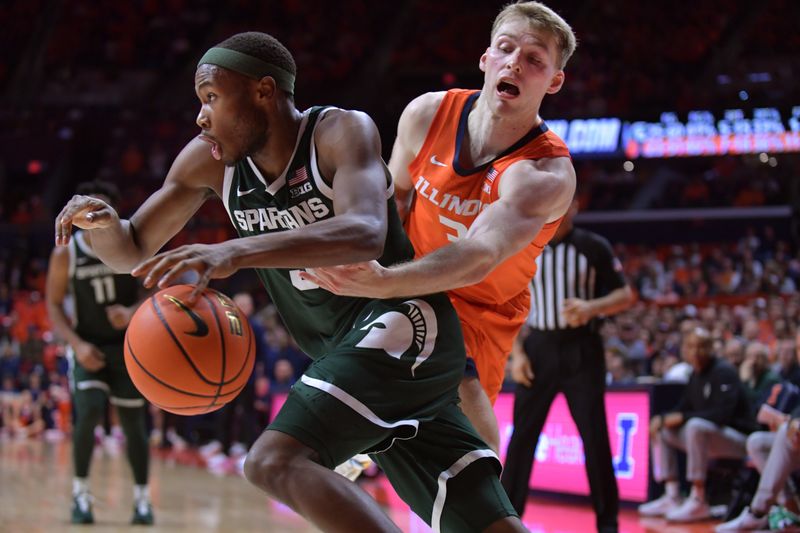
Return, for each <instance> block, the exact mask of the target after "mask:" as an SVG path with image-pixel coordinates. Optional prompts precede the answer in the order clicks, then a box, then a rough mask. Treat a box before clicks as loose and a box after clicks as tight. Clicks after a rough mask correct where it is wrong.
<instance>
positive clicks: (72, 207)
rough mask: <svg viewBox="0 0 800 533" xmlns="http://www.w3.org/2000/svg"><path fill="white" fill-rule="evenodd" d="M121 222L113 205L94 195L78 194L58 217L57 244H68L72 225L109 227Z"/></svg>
mask: <svg viewBox="0 0 800 533" xmlns="http://www.w3.org/2000/svg"><path fill="white" fill-rule="evenodd" d="M113 224H119V215H118V214H117V212H116V211H115V210H114V208H113V207H111V206H110V205H108V204H107V203H105V202H104V201H102V200H99V199H97V198H94V197H92V196H82V195H80V194H76V195H75V196H73V197H72V198H71V199H70V201H69V202H67V205H65V206H64V208H63V209H62V210H61V212H60V213H59V214H58V216H57V217H56V227H55V231H56V246H66V245H67V244H68V243H69V239H70V237H71V236H72V226H78V227H79V228H81V229H98V228H107V227H109V226H111V225H113Z"/></svg>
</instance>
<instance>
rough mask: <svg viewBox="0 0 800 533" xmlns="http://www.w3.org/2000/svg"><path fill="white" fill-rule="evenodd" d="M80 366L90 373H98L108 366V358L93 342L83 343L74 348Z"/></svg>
mask: <svg viewBox="0 0 800 533" xmlns="http://www.w3.org/2000/svg"><path fill="white" fill-rule="evenodd" d="M72 349H73V350H75V359H77V360H78V364H79V365H81V366H82V367H83V368H85V369H86V370H88V371H90V372H97V371H98V370H100V369H101V368H103V367H104V366H106V356H105V355H104V354H103V352H101V351H100V349H99V348H98V347H97V346H95V345H94V344H92V343H91V342H86V341H82V342H80V343H78V344H77V345H75V346H73V347H72Z"/></svg>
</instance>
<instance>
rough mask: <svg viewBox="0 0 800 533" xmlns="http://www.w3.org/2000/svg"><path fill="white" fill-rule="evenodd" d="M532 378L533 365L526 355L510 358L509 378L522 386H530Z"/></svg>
mask: <svg viewBox="0 0 800 533" xmlns="http://www.w3.org/2000/svg"><path fill="white" fill-rule="evenodd" d="M533 378H534V373H533V366H532V365H531V360H530V359H528V357H527V356H518V357H512V358H511V379H513V380H514V382H515V383H519V384H520V385H522V386H523V387H530V386H531V385H533Z"/></svg>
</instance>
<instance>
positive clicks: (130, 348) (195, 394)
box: [126, 339, 244, 403]
mask: <svg viewBox="0 0 800 533" xmlns="http://www.w3.org/2000/svg"><path fill="white" fill-rule="evenodd" d="M126 342H127V343H128V353H129V354H131V359H133V361H134V362H135V363H136V366H138V367H139V368H141V369H142V371H143V372H144V373H145V374H146V375H147V377H149V378H150V379H152V380H153V381H155V382H156V383H158V384H159V385H162V386H164V387H166V388H167V389H169V390H171V391H174V392H177V393H180V394H183V395H186V396H193V397H195V398H220V397H223V396H230V395H231V394H234V393H236V392H239V391H241V390H242V389H243V388H244V385H241V386H239V387H237V388H236V389H235V390H234V391H230V392H225V393H222V394H201V393H199V392H192V391H188V390H184V389H181V388H178V387H176V386H174V385H170V384H169V383H167V382H165V381H164V380H162V379H161V378H159V377H158V376H156V375H155V374H153V373H152V372H150V371H149V370H148V369H147V368H146V367H145V366H144V365H143V364H142V362H141V361H139V358H138V357H136V353H135V352H134V351H133V346H131V341H130V339H127V340H126ZM151 403H154V402H152V401H151Z"/></svg>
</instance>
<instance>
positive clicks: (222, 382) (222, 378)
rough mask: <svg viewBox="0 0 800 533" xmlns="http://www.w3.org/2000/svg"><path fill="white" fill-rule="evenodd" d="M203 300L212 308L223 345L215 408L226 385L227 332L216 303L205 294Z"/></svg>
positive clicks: (214, 400)
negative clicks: (223, 328) (224, 329)
mask: <svg viewBox="0 0 800 533" xmlns="http://www.w3.org/2000/svg"><path fill="white" fill-rule="evenodd" d="M203 299H204V300H205V301H207V302H208V305H209V307H211V314H213V315H214V321H215V322H216V323H217V331H218V332H219V340H220V344H221V345H222V358H221V359H222V370H221V371H220V380H219V382H218V385H217V392H216V393H215V395H214V398H213V399H212V400H211V405H212V406H213V405H214V404H215V403H216V401H217V398H219V395H220V392H221V391H222V387H224V386H225V385H226V383H225V365H226V364H227V354H226V352H225V348H226V346H225V332H224V331H223V330H222V324H220V321H219V315H218V314H217V306H216V305H214V302H212V301H211V299H210V298H209V297H208V296H206V295H205V294H204V295H203ZM231 381H233V380H231Z"/></svg>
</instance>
